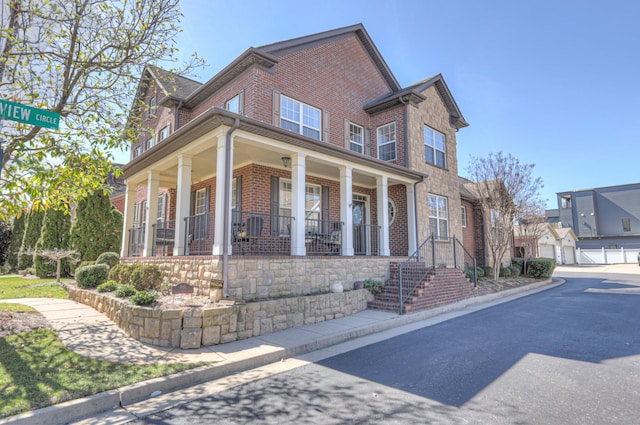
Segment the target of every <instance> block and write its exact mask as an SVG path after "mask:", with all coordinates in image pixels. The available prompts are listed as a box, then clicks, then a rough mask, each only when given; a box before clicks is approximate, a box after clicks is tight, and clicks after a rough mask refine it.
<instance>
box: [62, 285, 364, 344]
mask: <svg viewBox="0 0 640 425" xmlns="http://www.w3.org/2000/svg"><path fill="white" fill-rule="evenodd" d="M66 289H67V291H68V292H69V298H71V299H72V300H74V301H77V302H81V303H83V304H86V305H89V306H91V307H93V308H95V309H96V310H98V311H99V312H101V313H104V314H105V315H106V316H107V317H109V319H111V320H112V321H114V322H115V323H116V325H118V326H119V327H120V328H121V329H122V330H123V331H124V332H125V333H126V334H127V335H129V336H131V337H133V338H135V339H137V340H139V341H141V342H144V343H147V344H153V345H158V346H162V347H176V348H183V349H185V348H199V347H201V346H208V345H216V344H223V343H227V342H232V341H236V340H239V339H246V338H250V337H253V336H260V335H265V334H268V333H271V332H276V331H281V330H284V329H288V328H292V327H295V326H302V325H306V324H311V323H317V322H322V321H325V320H331V319H337V318H339V317H343V316H348V315H351V314H355V313H357V312H359V311H362V310H365V309H366V308H367V300H369V299H373V297H372V296H371V294H370V293H369V291H367V290H366V289H359V290H353V291H346V292H343V293H329V294H318V295H309V296H302V297H292V298H281V299H276V300H268V301H259V302H251V303H247V304H236V305H228V306H214V307H188V308H176V309H165V310H161V309H154V308H150V307H141V306H136V305H133V304H131V303H130V302H129V301H127V300H124V299H120V298H115V297H112V296H110V295H107V294H103V293H98V292H95V291H90V290H86V289H80V288H78V287H76V286H75V285H66Z"/></svg>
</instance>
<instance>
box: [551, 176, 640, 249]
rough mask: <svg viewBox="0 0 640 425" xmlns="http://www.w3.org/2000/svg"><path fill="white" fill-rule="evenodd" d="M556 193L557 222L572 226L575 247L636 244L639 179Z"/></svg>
mask: <svg viewBox="0 0 640 425" xmlns="http://www.w3.org/2000/svg"><path fill="white" fill-rule="evenodd" d="M557 197H558V210H557V211H558V212H559V214H558V216H559V221H560V223H561V226H562V227H570V228H571V229H573V231H574V233H575V234H576V236H577V237H578V242H577V247H578V248H582V249H594V248H607V249H608V248H640V183H632V184H625V185H619V186H608V187H599V188H595V189H584V190H574V191H569V192H559V193H557ZM550 211H553V212H555V210H550ZM550 215H555V214H550ZM549 218H550V217H547V219H549Z"/></svg>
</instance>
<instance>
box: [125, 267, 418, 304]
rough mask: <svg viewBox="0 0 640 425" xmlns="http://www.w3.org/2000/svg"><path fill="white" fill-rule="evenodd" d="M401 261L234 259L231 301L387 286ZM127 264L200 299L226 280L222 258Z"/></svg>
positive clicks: (229, 294) (229, 270)
mask: <svg viewBox="0 0 640 425" xmlns="http://www.w3.org/2000/svg"><path fill="white" fill-rule="evenodd" d="M404 259H406V258H401V257H359V256H356V257H254V256H246V257H238V256H235V257H230V258H229V259H228V265H229V268H228V288H227V294H228V296H229V298H230V299H233V300H236V301H240V300H244V301H252V300H260V299H271V298H282V297H292V296H302V295H308V294H318V293H326V292H329V291H330V288H331V284H333V283H336V282H340V283H342V284H343V286H344V287H345V289H351V288H353V283H354V282H356V281H363V280H367V279H373V280H379V281H381V282H385V281H386V280H387V279H389V263H390V262H391V261H402V260H404ZM121 261H122V262H123V263H140V264H154V265H156V266H158V267H159V268H160V270H161V271H162V274H163V275H164V277H165V278H167V279H168V280H169V281H170V282H171V283H172V284H174V285H175V284H177V283H180V282H186V283H189V284H190V285H193V286H194V287H195V294H196V295H205V296H208V295H210V291H211V288H212V284H214V285H216V284H218V282H219V281H220V280H221V279H222V257H219V256H200V257H129V258H123V259H121Z"/></svg>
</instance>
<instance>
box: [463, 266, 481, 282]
mask: <svg viewBox="0 0 640 425" xmlns="http://www.w3.org/2000/svg"><path fill="white" fill-rule="evenodd" d="M464 275H465V276H466V277H467V279H469V280H473V267H469V268H467V269H466V270H465V271H464ZM476 277H477V278H478V279H480V278H481V277H484V270H482V267H476Z"/></svg>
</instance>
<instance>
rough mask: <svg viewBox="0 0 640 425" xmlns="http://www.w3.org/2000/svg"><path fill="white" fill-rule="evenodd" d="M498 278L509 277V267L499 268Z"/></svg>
mask: <svg viewBox="0 0 640 425" xmlns="http://www.w3.org/2000/svg"><path fill="white" fill-rule="evenodd" d="M500 277H511V267H500Z"/></svg>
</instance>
